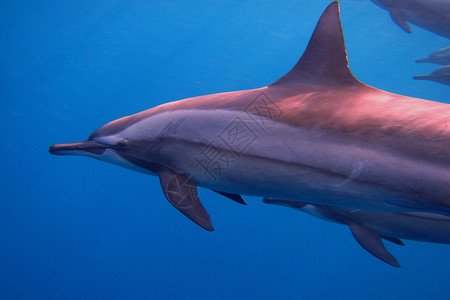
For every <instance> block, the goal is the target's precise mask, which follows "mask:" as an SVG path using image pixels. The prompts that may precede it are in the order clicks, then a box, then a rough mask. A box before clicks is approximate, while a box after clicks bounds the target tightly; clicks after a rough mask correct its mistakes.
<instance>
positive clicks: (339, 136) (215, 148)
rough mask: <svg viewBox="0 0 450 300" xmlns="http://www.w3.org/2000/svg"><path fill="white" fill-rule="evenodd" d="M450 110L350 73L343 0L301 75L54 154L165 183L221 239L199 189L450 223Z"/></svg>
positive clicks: (330, 11) (171, 110)
mask: <svg viewBox="0 0 450 300" xmlns="http://www.w3.org/2000/svg"><path fill="white" fill-rule="evenodd" d="M449 125H450V109H449V105H448V104H444V103H437V102H432V101H426V100H421V99H413V98H409V97H405V96H401V95H395V94H391V93H388V92H384V91H380V90H378V89H375V88H372V87H369V86H367V85H365V84H363V83H361V82H360V81H358V80H357V79H356V78H355V77H354V76H353V74H352V73H351V71H350V69H349V67H348V61H347V55H346V50H345V43H344V38H343V33H342V27H341V22H340V16H339V6H338V3H337V2H333V3H331V4H330V5H329V6H328V8H327V9H326V10H325V12H324V13H323V15H322V16H321V18H320V20H319V22H318V24H317V26H316V28H315V30H314V33H313V35H312V37H311V40H310V42H309V44H308V46H307V48H306V50H305V52H304V54H303V55H302V57H301V58H300V60H299V61H298V63H297V64H296V65H295V66H294V68H293V69H292V70H291V71H290V72H288V73H287V74H286V75H285V76H283V77H282V78H280V79H279V80H277V81H275V82H274V83H272V84H270V85H268V86H266V87H263V88H259V89H253V90H246V91H237V92H229V93H221V94H213V95H207V96H200V97H195V98H190V99H185V100H181V101H176V102H172V103H167V104H164V105H161V106H158V107H155V108H152V109H149V110H146V111H143V112H141V113H138V114H135V115H132V116H128V117H124V118H121V119H118V120H115V121H112V122H111V123H108V124H106V125H104V126H102V127H100V128H99V129H97V130H96V131H95V132H94V133H92V134H91V136H90V137H89V139H88V140H87V141H84V142H80V143H75V144H57V145H53V146H50V148H49V151H50V153H52V154H58V155H60V154H76V155H86V156H90V157H93V158H96V159H100V160H104V161H107V162H111V163H114V164H117V165H120V166H123V167H127V168H130V169H133V170H136V171H140V172H143V173H146V174H151V175H157V176H158V177H159V179H160V182H161V186H162V189H163V191H164V194H165V196H166V198H167V199H168V200H169V202H170V203H171V204H172V205H173V206H174V207H176V208H177V209H178V210H180V211H181V212H182V213H183V214H185V215H186V216H187V217H189V218H190V219H191V220H193V221H194V222H195V223H197V224H198V225H200V226H202V227H203V228H205V229H207V230H213V227H212V224H211V220H210V217H209V215H208V213H207V212H206V211H205V209H204V208H203V206H202V204H201V203H200V200H199V198H198V196H197V186H202V187H205V188H209V189H212V190H215V191H218V192H221V193H226V195H229V196H230V197H231V198H235V199H236V198H237V199H239V196H238V195H241V194H245V195H254V196H263V197H271V198H280V199H287V200H300V199H304V198H305V197H306V198H308V199H310V201H311V202H314V203H319V204H327V205H333V206H343V207H354V208H366V209H374V210H390V211H400V210H403V211H404V210H425V211H433V212H440V213H445V214H450V184H449V183H450V126H449Z"/></svg>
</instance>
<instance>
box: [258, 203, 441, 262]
mask: <svg viewBox="0 0 450 300" xmlns="http://www.w3.org/2000/svg"><path fill="white" fill-rule="evenodd" d="M263 201H264V203H267V204H276V205H282V206H287V207H291V208H294V209H297V210H299V211H303V212H306V213H308V214H310V215H312V216H315V217H318V218H321V219H324V220H327V221H331V222H336V223H339V224H344V225H348V226H349V228H350V230H351V232H352V234H353V236H354V237H355V239H356V241H357V242H358V243H359V244H360V245H361V246H362V247H363V248H364V249H366V250H367V251H368V252H369V253H371V254H372V255H374V256H375V257H377V258H379V259H380V260H382V261H384V262H386V263H388V264H390V265H392V266H394V267H400V264H399V263H398V262H397V260H396V259H395V257H394V256H392V254H391V253H389V251H388V250H387V249H386V248H385V247H384V244H383V242H382V241H381V239H382V238H383V239H385V240H387V241H390V242H393V243H395V244H398V245H404V244H403V242H402V241H401V240H400V238H402V239H408V240H416V241H422V242H430V243H441V244H450V217H446V216H442V215H439V214H430V213H418V212H411V213H392V212H377V211H369V210H359V209H349V208H341V207H334V206H328V205H314V204H309V203H304V202H299V201H288V200H278V199H269V198H265V199H264V200H263Z"/></svg>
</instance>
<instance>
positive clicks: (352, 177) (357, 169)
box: [335, 158, 364, 187]
mask: <svg viewBox="0 0 450 300" xmlns="http://www.w3.org/2000/svg"><path fill="white" fill-rule="evenodd" d="M363 167H364V162H363V161H362V160H361V159H359V158H358V160H357V161H356V165H355V166H354V167H353V170H352V172H351V173H350V175H348V177H347V178H345V179H344V181H342V182H341V183H339V184H337V185H335V186H336V187H342V186H344V185H346V184H348V183H350V182H352V181H353V180H355V179H357V178H358V177H359V175H361V173H362V169H363Z"/></svg>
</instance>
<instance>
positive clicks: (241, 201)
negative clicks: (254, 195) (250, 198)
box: [212, 190, 247, 205]
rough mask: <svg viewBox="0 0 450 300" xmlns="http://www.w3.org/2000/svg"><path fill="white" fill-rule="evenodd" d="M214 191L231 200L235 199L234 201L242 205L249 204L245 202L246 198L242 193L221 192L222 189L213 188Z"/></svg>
mask: <svg viewBox="0 0 450 300" xmlns="http://www.w3.org/2000/svg"><path fill="white" fill-rule="evenodd" d="M212 191H213V192H215V193H217V194H219V195H222V196H224V197H226V198H228V199H230V200H233V201H234V202H237V203H239V204H242V205H247V202H245V200H244V199H243V198H242V196H241V195H237V194H230V193H225V192H221V191H216V190H212Z"/></svg>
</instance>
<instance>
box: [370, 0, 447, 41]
mask: <svg viewBox="0 0 450 300" xmlns="http://www.w3.org/2000/svg"><path fill="white" fill-rule="evenodd" d="M372 2H374V3H375V4H376V5H378V6H380V7H382V8H384V9H386V10H387V11H389V13H390V15H391V18H392V20H393V21H394V22H395V23H396V24H397V25H398V26H400V27H401V28H402V29H403V30H405V31H406V32H408V33H411V32H412V31H411V28H410V27H409V25H408V22H410V23H413V24H415V25H417V26H420V27H422V28H424V29H426V30H429V31H431V32H434V33H436V34H439V35H441V36H444V37H446V38H449V39H450V1H449V0H372Z"/></svg>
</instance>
